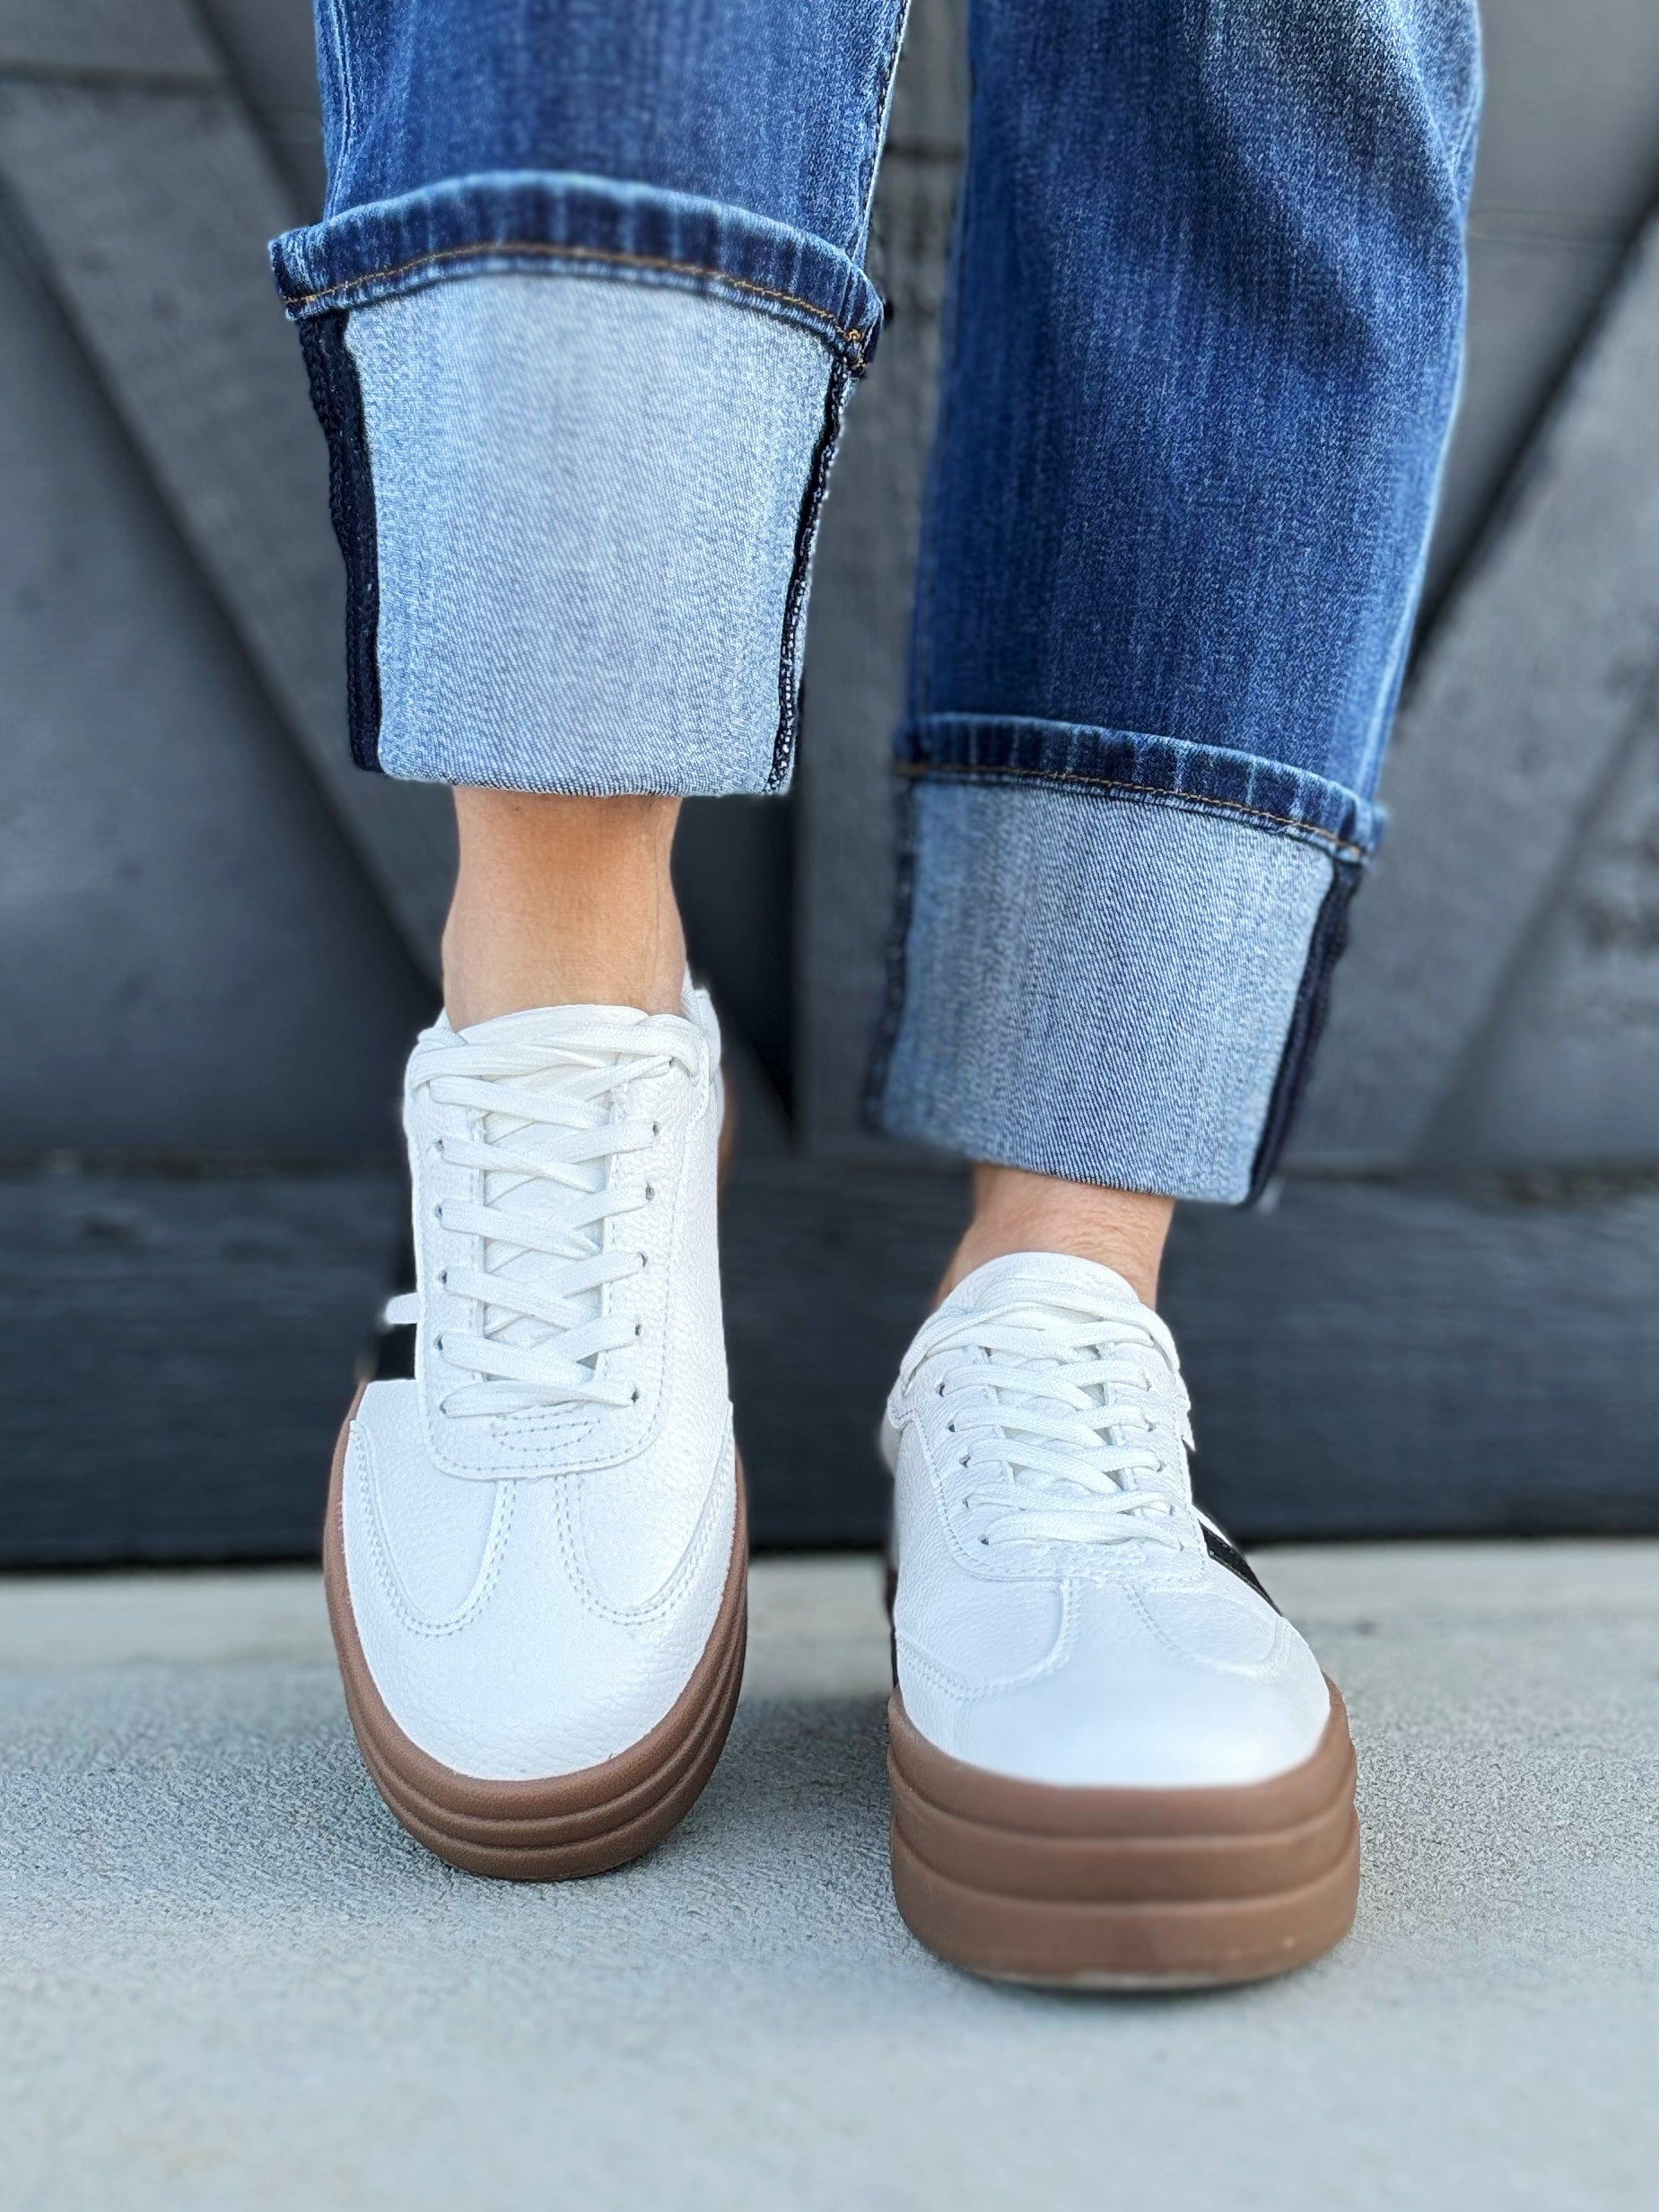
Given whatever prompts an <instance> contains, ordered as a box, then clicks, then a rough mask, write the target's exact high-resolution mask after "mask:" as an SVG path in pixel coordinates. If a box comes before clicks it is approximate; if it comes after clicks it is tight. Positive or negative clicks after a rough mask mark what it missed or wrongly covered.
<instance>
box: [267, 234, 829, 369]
mask: <svg viewBox="0 0 1659 2212" xmlns="http://www.w3.org/2000/svg"><path fill="white" fill-rule="evenodd" d="M494 254H525V255H533V256H535V257H536V258H538V259H544V260H548V261H587V262H598V263H600V264H602V265H604V266H606V267H614V268H633V269H657V270H660V271H661V272H662V273H663V274H664V275H676V276H695V277H700V278H702V279H703V280H704V281H705V282H707V283H709V284H720V285H726V286H729V288H730V289H731V290H733V291H734V292H742V293H752V294H753V295H754V296H755V298H757V299H762V300H771V301H773V302H776V303H777V305H779V306H780V307H790V308H793V309H795V310H796V311H797V312H798V313H799V314H802V315H808V316H810V317H811V319H812V320H813V321H814V322H819V323H823V324H824V325H825V328H828V329H830V330H833V331H834V333H835V336H836V337H838V338H840V339H842V340H843V343H844V344H846V345H850V346H851V348H852V350H853V352H854V354H856V356H857V365H858V367H859V368H860V370H861V369H862V368H863V366H864V363H865V361H866V358H867V349H868V347H869V342H870V337H871V333H870V332H869V331H867V330H860V328H858V327H857V325H856V324H855V325H853V326H851V328H849V327H848V326H847V325H846V324H844V323H840V322H837V321H836V319H835V318H834V315H832V314H830V313H829V311H828V310H826V309H825V308H821V307H819V306H817V305H816V303H815V302H813V301H811V300H804V299H802V298H801V297H800V295H799V293H793V292H782V291H780V290H779V289H778V287H777V286H776V285H774V284H757V283H756V282H755V279H754V278H753V277H750V276H734V275H732V274H731V273H730V271H729V270H727V269H717V268H710V267H707V266H706V265H704V264H703V263H701V262H696V261H675V260H671V259H669V258H668V257H667V256H666V255H656V254H642V253H624V252H623V251H622V250H621V249H616V248H611V247H607V246H577V245H558V244H554V243H552V242H550V241H548V240H530V239H499V240H474V241H473V242H472V243H471V244H469V245H466V246H445V247H439V248H435V249H433V250H432V252H431V253H423V254H416V255H415V257H414V258H412V259H410V260H407V261H398V262H396V263H394V264H392V265H391V266H390V267H387V268H380V269H363V270H361V271H360V272H359V273H358V275H355V276H343V277H341V278H340V280H339V282H338V283H337V284H324V285H322V286H320V287H319V289H318V290H316V291H314V292H301V293H295V294H294V295H293V298H292V300H290V302H289V303H288V304H289V309H290V311H291V312H293V310H302V309H306V308H314V307H318V306H319V305H321V304H322V303H324V302H329V303H331V304H334V305H336V306H337V305H341V304H344V303H345V295H346V294H348V293H352V292H354V291H355V290H357V289H358V288H359V287H360V286H362V285H365V284H389V283H390V282H391V281H392V280H393V279H394V278H395V277H398V276H408V275H413V273H414V272H415V270H416V269H422V268H430V267H434V266H435V265H436V264H437V263H439V262H443V261H477V260H487V259H489V258H490V257H491V256H492V255H494Z"/></svg>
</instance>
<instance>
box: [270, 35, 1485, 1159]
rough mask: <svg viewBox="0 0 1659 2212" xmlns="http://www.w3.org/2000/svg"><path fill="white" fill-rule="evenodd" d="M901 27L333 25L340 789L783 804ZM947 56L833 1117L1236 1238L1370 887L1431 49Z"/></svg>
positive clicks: (1418, 540) (1425, 242) (1437, 296)
mask: <svg viewBox="0 0 1659 2212" xmlns="http://www.w3.org/2000/svg"><path fill="white" fill-rule="evenodd" d="M900 17H901V4H900V0H396V4H394V0H351V4H349V5H347V4H345V0H319V61H320V68H321V75H322V81H323V92H324V110H325V125H326V131H327V150H328V160H329V179H330V184H329V197H328V202H327V210H326V213H325V216H324V219H323V221H322V222H321V223H318V224H315V225H312V226H310V228H308V229H305V230H302V231H299V232H291V233H289V234H288V235H287V236H286V237H285V238H283V239H280V240H277V241H276V244H275V248H274V249H273V251H274V258H275V267H276V271H277V276H278V281H279V284H280V285H281V287H282V289H283V292H284V295H285V297H286V300H287V302H288V307H289V312H290V313H291V314H292V315H293V317H294V319H295V320H296V321H297V322H298V323H299V325H300V328H301V337H302V339H303V342H304V344H305V347H306V352H307V358H308V362H309V363H310V371H311V377H312V387H313V391H314V394H315V396H316V398H317V402H318V407H319V414H320V415H321V416H322V418H323V421H324V424H325V427H326V429H327V433H328V436H329V440H330V444H331V448H332V452H333V459H334V486H335V510H336V527H337V528H338V529H339V532H340V536H341V541H342V545H343V546H344V548H345V555H346V560H347V566H348V572H349V575H350V579H351V605H352V617H351V632H350V637H349V641H348V659H349V673H350V684H351V693H352V721H353V742H354V750H355V753H356V756H357V757H358V759H359V760H360V761H361V762H362V764H363V765H365V766H379V767H381V768H383V769H386V770H388V771H389V772H390V773H392V774H400V775H408V776H415V777H425V778H429V779H432V780H441V781H458V782H476V783H493V784H500V785H506V786H511V787H516V788H521V789H529V790H542V791H659V790H668V791H761V790H775V789H778V788H780V787H781V785H782V784H783V783H784V782H786V781H787V778H788V775H789V772H790V764H791V758H792V751H793V745H794V736H795V715H796V687H797V681H798V675H799V647H800V638H801V630H802V623H803V620H804V608H805V599H806V592H807V583H808V571H809V564H810V558H811V550H812V540H813V534H814V529H815V525H816V515H817V511H818V506H819V502H820V499H821V497H822V494H823V490H824V485H825V476H826V473H827V471H828V468H829V464H830V459H831V457H832V455H833V452H834V444H835V440H836V437H837V434H838V431H839V426H840V423H841V419H842V413H843V407H844V405H845V401H846V398H847V395H848V392H849V390H850V389H851V385H852V384H853V383H854V382H855V381H856V380H858V379H859V378H860V377H861V376H862V375H863V374H864V373H865V372H866V371H867V370H868V369H869V365H870V361H871V356H872V354H873V352H874V349H875V343H876V338H877V336H878V330H879V325H880V319H881V310H880V302H879V301H878V298H877V296H876V293H875V292H874V290H873V288H872V286H871V285H870V284H869V278H868V276H867V275H865V273H864V269H863V256H864V250H865V246H866V242H867V237H868V230H869V204H870V194H871V190H872V188H873V182H874V177H875V170H876V162H877V158H878V152H879V147H880V141H881V136H882V132H883V128H884V125H885V118H886V108H887V105H888V101H889V97H890V91H891V79H892V69H893V62H894V56H895V48H896V45H897V40H898V37H899V32H900V30H901V27H902V26H901V21H900ZM971 41H972V60H973V83H974V93H973V110H972V129H971V138H970V151H969V158H968V164H967V171H966V177H965V184H964V188H963V192H962V197H961V202H960V205H959V209H958V218H957V238H956V252H955V262H954V273H953V281H952V294H951V304H950V309H949V313H948V319H947V333H946V345H945V361H944V369H943V375H942V384H941V392H940V407H939V427H938V433H937V437H936V443H935V451H934V459H933V464H932V470H931V476H930V493H929V499H928V510H927V515H926V520H925V524H924V529H923V537H922V544H921V555H920V564H919V571H918V581H917V595H916V614H915V630H914V646H913V653H912V678H911V693H910V703H909V708H908V712H907V715H906V719H905V721H904V726H903V728H902V729H901V730H900V731H899V733H898V738H897V747H896V762H895V765H896V769H897V787H898V791H899V794H900V796H899V816H900V837H901V870H900V874H901V899H900V912H899V914H898V916H897V920H896V922H895V935H894V947H893V957H892V990H891V995H890V1001H889V1006H888V1010H887V1017H886V1022H885V1025H884V1028H883V1034H882V1036H881V1039H880V1040H879V1045H878V1054H877V1064H876V1070H875V1073H874V1077H873V1080H872V1090H871V1099H872V1107H873V1110H874V1112H875V1114H876V1115H877V1117H878V1119H879V1120H880V1121H881V1122H882V1123H884V1124H885V1125H886V1127H888V1128H889V1129H891V1130H894V1131H895V1132H899V1133H901V1134H904V1135H906V1136H909V1137H914V1138H920V1139H922V1140H924V1141H928V1142H930V1143H934V1144H939V1145H943V1146H946V1147H948V1148H951V1149H954V1150H959V1151H964V1152H966V1153H968V1154H969V1155H971V1156H973V1157H975V1158H989V1159H999V1160H1007V1161H1010V1162H1012V1163H1014V1164H1017V1165H1021V1166H1026V1167H1036V1168H1042V1169H1044V1170H1046V1171H1048V1172H1052V1173H1056V1174H1061V1175H1067V1176H1074V1177H1077V1178H1079V1179H1083V1180H1088V1181H1096V1182H1102V1183H1109V1184H1113V1185H1123V1186H1127V1187H1131V1188H1137V1189H1148V1190H1157V1191H1163V1192H1166V1193H1172V1194H1174V1195H1177V1196H1185V1197H1200V1198H1211V1199H1219V1200H1227V1201H1237V1200H1240V1199H1242V1198H1244V1197H1245V1196H1247V1195H1249V1194H1250V1193H1252V1192H1253V1191H1255V1190H1257V1189H1259V1188H1260V1187H1261V1185H1262V1182H1263V1180H1264V1179H1265V1177H1266V1176H1267V1175H1268V1174H1269V1172H1270V1169H1271V1167H1272V1164H1273V1161H1274V1158H1275V1157H1276V1156H1277V1153H1278V1150H1279V1146H1280V1144H1281V1143H1282V1141H1283V1138H1284V1135H1285V1132H1286V1130H1287V1128H1288V1123H1289V1120H1290V1116H1291V1114H1292V1112H1293V1110H1294V1106H1295V1103H1296V1099H1297V1093H1298V1091H1299V1089H1300V1087H1301V1084H1302V1081H1303V1080H1304V1078H1305V1071H1306V1066H1307V1061H1308V1054H1309V1051H1310V1049H1311V1046H1312V1045H1313V1042H1314V1038H1315V1036H1316V1034H1317V1031H1318V1027H1319V1023H1320V1019H1321V1015H1322V1011H1323V1001H1324V995H1325V992H1326V988H1327V984H1328V980H1329V974H1330V969H1331V966H1332V961H1333V960H1334V958H1335V957H1336V954H1337V952H1338V950H1339V949H1340V944H1341V941H1342V937H1343V932H1344V916H1345V910H1346V905H1347V901H1348V899H1349V896H1350V895H1351V892H1352V890H1353V888H1354V887H1355V885H1356V883H1357V882H1358V879H1359V878H1360V876H1361V874H1362V872H1363V870H1364V868H1365V866H1366V862H1367V861H1368V859H1369V857H1370V854H1371V852H1372V851H1373V849H1374V847H1375V843H1376V836H1377V826H1378V825H1377V817H1376V814H1375V808H1374V806H1373V804H1372V794H1373V791H1374V790H1375V782H1376V776H1377V771H1378V767H1379V765H1380V762H1381V757H1382V753H1383V748H1384V743H1385V741H1386V737H1387V731H1388V725H1389V721H1390V717H1391V715H1392V713H1393V704H1394V700H1395V696H1396V694H1397V692H1398V688H1399V682H1400V676H1401V665H1402V661H1403V657H1404V651H1405V647H1406V643H1407V639H1408V636H1409V634H1410V623H1411V618H1412V614H1413V610H1414V608H1415V603H1416V598H1417V592H1418V589H1419V581H1420V576H1421V570H1422V562H1423V556H1424V552H1425V547H1426V544H1427V538H1428V526H1429V522H1430V520H1431V516H1432V510H1433V503H1434V496H1435V490H1436V481H1437V476H1438V470H1439V466H1440V459H1441V454H1442V451H1443V448H1444V444H1445V434H1446V431H1447V428H1448V425H1449V422H1450V419H1451V413H1452V408H1453V406H1454V398H1455V393H1456V387H1457V378H1458V370H1459V359H1460V349H1461V337H1462V323H1463V286H1464V271H1463V217H1464V211H1465V206H1466V202H1467V196H1468V189H1469V183H1470V177H1471V163H1472V157H1473V144H1474V132H1475V120H1476V114H1477V109H1478V103H1479V91H1480V66H1479V50H1478V39H1477V31H1476V22H1475V14H1474V7H1473V0H1225V4H1224V0H971Z"/></svg>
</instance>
